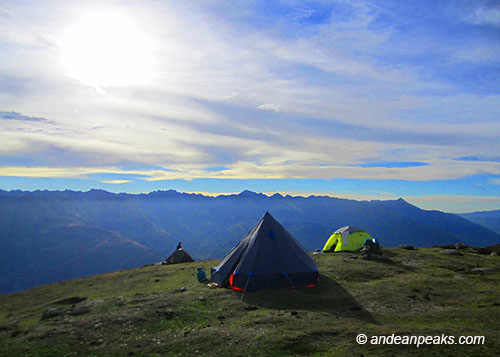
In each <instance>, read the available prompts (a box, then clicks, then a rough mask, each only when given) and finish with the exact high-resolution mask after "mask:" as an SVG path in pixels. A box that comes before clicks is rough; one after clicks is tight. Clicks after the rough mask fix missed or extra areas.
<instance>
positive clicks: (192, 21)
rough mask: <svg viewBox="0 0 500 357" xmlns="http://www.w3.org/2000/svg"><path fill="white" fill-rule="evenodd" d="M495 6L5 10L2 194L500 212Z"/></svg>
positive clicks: (1, 18)
mask: <svg viewBox="0 0 500 357" xmlns="http://www.w3.org/2000/svg"><path fill="white" fill-rule="evenodd" d="M499 73H500V3H499V2H498V1H496V2H494V1H453V2H450V1H419V2H418V3H417V2H401V1H357V2H352V1H276V2H268V1H238V2H229V1H189V2H184V1H182V2H179V1H161V2H158V1H127V2H123V1H85V2H82V1H71V0H69V1H62V0H61V1H56V0H52V1H48V0H47V1H44V0H41V1H24V0H20V1H3V2H2V3H1V4H0V142H1V143H2V144H1V145H0V189H4V190H11V189H24V190H35V189H73V190H88V189H91V188H102V189H106V190H109V191H113V192H149V191H154V190H158V189H176V190H180V191H187V192H206V193H210V194H217V193H233V192H239V191H242V190H244V189H251V190H254V191H258V192H264V193H274V192H281V193H290V194H295V195H309V194H324V195H331V196H337V197H345V198H353V199H360V200H362V199H394V198H398V197H403V198H405V199H407V200H408V201H409V202H411V203H413V204H416V205H417V206H419V207H422V208H426V209H440V210H445V211H448V212H467V211H474V210H489V209H499V208H500V140H499V139H498V138H499V137H500V75H499Z"/></svg>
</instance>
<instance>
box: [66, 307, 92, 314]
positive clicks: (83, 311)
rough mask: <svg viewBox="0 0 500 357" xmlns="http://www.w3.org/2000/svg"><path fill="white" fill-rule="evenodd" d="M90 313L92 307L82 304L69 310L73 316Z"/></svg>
mask: <svg viewBox="0 0 500 357" xmlns="http://www.w3.org/2000/svg"><path fill="white" fill-rule="evenodd" d="M88 313H90V307H88V306H80V307H77V308H75V309H73V310H71V311H70V312H69V314H70V315H72V316H78V315H84V314H88Z"/></svg>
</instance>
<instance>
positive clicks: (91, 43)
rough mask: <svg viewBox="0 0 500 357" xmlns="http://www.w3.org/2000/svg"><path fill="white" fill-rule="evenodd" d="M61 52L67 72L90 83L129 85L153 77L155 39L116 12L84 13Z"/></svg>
mask: <svg viewBox="0 0 500 357" xmlns="http://www.w3.org/2000/svg"><path fill="white" fill-rule="evenodd" d="M61 53H62V64H63V68H64V71H65V73H66V74H67V75H68V76H70V77H72V78H74V79H77V80H79V81H80V82H82V83H84V84H86V85H90V86H94V87H99V88H102V87H109V86H129V85H136V84H145V83H148V82H149V81H151V79H152V77H153V67H154V46H153V42H152V41H151V39H150V38H148V36H147V35H146V34H145V33H144V32H142V31H141V29H140V27H138V25H137V24H136V23H134V21H133V19H129V18H127V17H126V16H123V15H121V14H119V13H116V12H114V11H100V12H99V13H96V12H94V13H89V14H86V15H84V16H82V17H81V18H80V19H79V20H78V21H77V22H76V23H75V24H74V25H73V26H71V27H70V28H69V30H68V31H67V33H66V35H65V36H64V41H63V45H62V51H61Z"/></svg>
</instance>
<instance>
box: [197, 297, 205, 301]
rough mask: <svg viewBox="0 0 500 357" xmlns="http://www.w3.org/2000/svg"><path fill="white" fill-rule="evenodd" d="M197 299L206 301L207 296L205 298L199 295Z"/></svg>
mask: <svg viewBox="0 0 500 357" xmlns="http://www.w3.org/2000/svg"><path fill="white" fill-rule="evenodd" d="M198 300H200V301H206V300H207V298H206V297H204V296H199V297H198Z"/></svg>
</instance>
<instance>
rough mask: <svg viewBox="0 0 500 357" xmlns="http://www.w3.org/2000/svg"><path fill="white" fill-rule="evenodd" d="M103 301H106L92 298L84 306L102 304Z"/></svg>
mask: <svg viewBox="0 0 500 357" xmlns="http://www.w3.org/2000/svg"><path fill="white" fill-rule="evenodd" d="M103 302H104V300H90V301H87V302H86V303H85V304H83V305H82V306H94V305H99V304H102V303H103Z"/></svg>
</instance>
